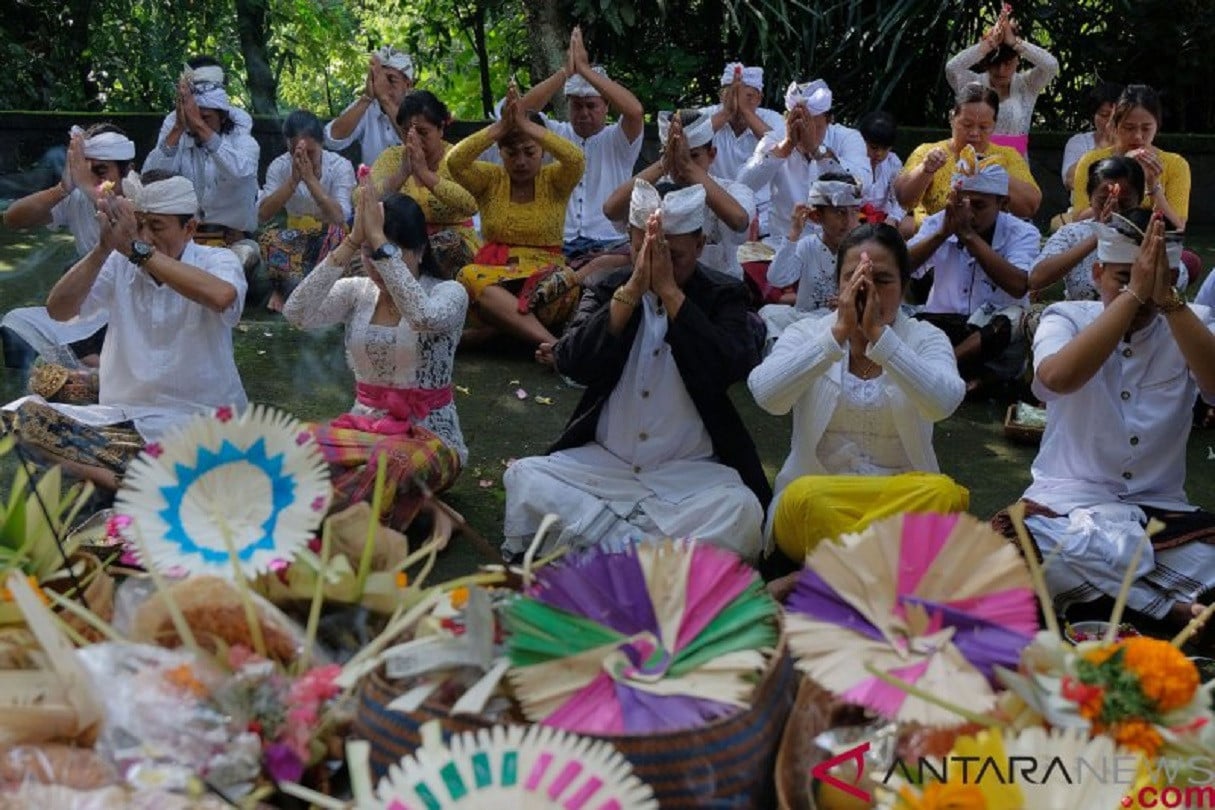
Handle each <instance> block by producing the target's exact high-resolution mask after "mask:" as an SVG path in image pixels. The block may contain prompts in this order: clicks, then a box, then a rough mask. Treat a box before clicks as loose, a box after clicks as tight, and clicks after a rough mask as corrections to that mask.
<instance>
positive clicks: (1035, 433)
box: [1004, 402, 1046, 444]
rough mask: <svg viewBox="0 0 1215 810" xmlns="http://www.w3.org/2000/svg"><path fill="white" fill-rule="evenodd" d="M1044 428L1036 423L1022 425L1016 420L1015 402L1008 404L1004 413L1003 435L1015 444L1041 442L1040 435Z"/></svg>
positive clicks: (1044, 430)
mask: <svg viewBox="0 0 1215 810" xmlns="http://www.w3.org/2000/svg"><path fill="white" fill-rule="evenodd" d="M1045 432H1046V428H1043V427H1038V426H1036V425H1023V424H1021V423H1020V422H1018V421H1017V404H1016V403H1015V402H1014V403H1013V404H1012V405H1009V406H1008V412H1007V413H1006V414H1005V415H1004V437H1005V438H1006V439H1008V440H1009V441H1011V442H1016V443H1017V444H1041V443H1042V435H1043V434H1044V433H1045Z"/></svg>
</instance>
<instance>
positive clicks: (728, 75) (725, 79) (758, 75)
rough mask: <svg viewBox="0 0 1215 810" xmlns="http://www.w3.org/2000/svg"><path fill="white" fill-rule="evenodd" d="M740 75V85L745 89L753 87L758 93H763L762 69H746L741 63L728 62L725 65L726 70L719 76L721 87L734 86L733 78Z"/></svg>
mask: <svg viewBox="0 0 1215 810" xmlns="http://www.w3.org/2000/svg"><path fill="white" fill-rule="evenodd" d="M739 73H741V74H742V83H743V84H745V85H746V86H747V87H754V88H755V89H756V90H758V91H759V92H761V93H762V92H764V69H763V68H762V67H747V66H746V65H744V64H743V63H742V62H730V63H729V64H727V65H726V69H725V70H723V71H722V74H721V86H722V87H725V86H726V85H727V84H734V76H735V75H736V74H739Z"/></svg>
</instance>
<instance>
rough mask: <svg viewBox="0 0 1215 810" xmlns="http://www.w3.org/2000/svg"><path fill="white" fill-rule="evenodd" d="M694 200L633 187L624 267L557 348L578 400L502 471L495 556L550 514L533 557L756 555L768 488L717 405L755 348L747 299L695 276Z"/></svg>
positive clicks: (700, 209) (749, 446)
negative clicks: (530, 451) (704, 547)
mask: <svg viewBox="0 0 1215 810" xmlns="http://www.w3.org/2000/svg"><path fill="white" fill-rule="evenodd" d="M704 196H705V195H704V189H703V188H701V187H700V186H691V187H688V188H685V189H680V190H678V191H672V192H670V193H668V194H667V196H666V198H665V199H660V198H659V193H658V191H657V190H656V189H655V188H654V187H653V186H651V185H650V184H649V183H647V182H646V181H644V180H637V181H636V182H635V184H634V194H633V199H632V203H631V205H630V208H629V224H630V226H631V227H630V236H631V242H632V248H633V255H634V265H633V268H632V269H631V270H624V271H620V272H618V273H615V274H613V275H612V276H611V277H609V278H608V279H606V280H605V281H604V282H603V283H602V284H599V285H596V286H595V287H592V288H590V289H588V290H587V291H586V293H585V294H584V295H583V298H582V302H581V304H580V306H579V310H578V313H577V314H576V315H575V316H574V318H573V319H572V320H571V322H570V325H569V327H568V328H567V329H566V332H565V334H564V335H563V336H562V338H561V340H560V341H559V342H558V343H557V345H556V347H555V350H554V355H555V358H556V366H557V369H558V371H560V372H561V373H562V374H565V375H568V376H569V377H571V378H573V379H574V380H576V381H579V382H581V383H584V384H586V385H587V390H586V393H585V394H584V395H583V397H582V400H581V402H579V404H578V407H577V409H576V410H575V412H574V415H573V416H572V417H571V418H570V421H569V424H568V425H567V426H566V429H565V432H564V434H563V435H562V436H561V438H559V439H558V440H557V442H556V444H555V445H553V447H552V449H551V450H550V452H549V454H548V455H546V456H537V457H532V458H524V459H520V460H519V461H517V462H515V463H514V464H513V465H511V467H510V469H508V470H507V471H506V477H505V479H504V483H505V486H506V521H505V535H506V542H505V543H504V544H503V547H502V550H503V555H504V556H506V557H508V558H513V557H515V556H516V555H519V554H521V553H522V552H523V551H524V550H525V549H526V548H527V545H528V544H529V543H530V542H531V540H532V536H533V534H534V533H535V532H536V531H537V528H538V526H539V524H540V521H541V520H542V519H543V518H544V516H545V515H546V514H548V513H555V514H557V515H558V516H559V517H560V523H559V525H558V527H557V530H556V531H554V532H552V533H550V534H549V536H548V537H547V538H546V540H545V543H544V549H543V550H551V549H552V548H554V547H561V546H568V545H572V546H575V547H577V548H584V547H588V546H591V545H595V544H600V543H603V544H606V545H609V546H618V545H622V544H625V543H629V542H632V541H633V540H636V539H644V538H659V537H666V536H669V537H696V538H699V539H702V540H705V541H707V542H710V543H715V544H717V545H721V546H723V547H726V548H729V549H732V550H734V551H736V552H737V553H738V554H740V555H741V556H743V557H744V558H747V559H751V560H754V559H755V558H756V557H757V556H758V554H759V551H760V549H761V545H762V535H761V523H762V521H763V515H764V512H763V510H764V505H765V504H766V503H767V502H768V501H769V500H770V499H771V488H770V487H769V485H768V479H767V476H766V475H765V474H764V472H763V468H762V466H761V465H760V463H759V455H758V454H757V453H756V450H755V445H754V443H753V442H752V440H751V437H750V435H749V434H748V433H747V429H746V427H745V426H744V425H743V422H742V419H741V418H740V417H739V415H738V412H737V410H735V408H734V406H733V404H732V403H731V402H730V398H729V396H728V393H727V392H728V389H729V387H730V386H731V385H732V384H733V383H735V382H737V381H739V380H741V379H743V378H745V377H746V375H747V374H748V373H749V372H750V370H751V369H752V368H753V367H754V366H755V365H756V364H757V363H758V361H759V347H758V344H757V341H756V339H755V336H754V334H753V333H752V331H751V328H750V326H749V324H748V318H747V292H746V288H745V287H744V286H743V285H742V283H740V282H737V281H734V280H733V279H729V278H728V277H726V276H724V275H722V274H720V273H708V272H705V271H704V270H703V269H702V268H701V267H700V265H699V264H698V263H697V256H698V255H699V253H700V248H701V245H702V244H703V241H704V237H703V234H702V232H701V226H702V224H703V219H704V212H705V202H704Z"/></svg>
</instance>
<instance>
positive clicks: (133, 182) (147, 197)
mask: <svg viewBox="0 0 1215 810" xmlns="http://www.w3.org/2000/svg"><path fill="white" fill-rule="evenodd" d="M122 193H123V195H124V196H125V197H126V198H127V199H128V200H130V201H131V205H132V206H133V207H134V208H135V210H136V211H142V212H143V213H145V214H189V215H190V216H197V215H198V196H197V195H196V194H195V191H194V184H193V183H191V182H190V181H189V180H188V179H186V178H185V177H182V176H181V175H176V176H174V177H167V178H165V179H164V180H157V181H156V182H154V183H148V184H147V185H146V186H145V185H144V184H143V183H141V182H140V180H139V178H138V177H136V176H135V175H134V174H130V175H128V176H127V177H125V178H123V180H122Z"/></svg>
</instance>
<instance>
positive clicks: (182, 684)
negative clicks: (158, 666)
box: [165, 664, 207, 697]
mask: <svg viewBox="0 0 1215 810" xmlns="http://www.w3.org/2000/svg"><path fill="white" fill-rule="evenodd" d="M165 680H166V681H168V682H169V683H171V684H173V685H174V686H176V687H177V688H178V689H180V690H182V691H183V692H188V693H190V694H192V695H196V696H198V697H203V696H205V695H206V694H207V687H205V686H203V684H202V681H200V680H198V678H197V677H195V675H194V670H192V669H190V665H189V664H182V665H181V666H177V667H173V668H172V669H167V670H165Z"/></svg>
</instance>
